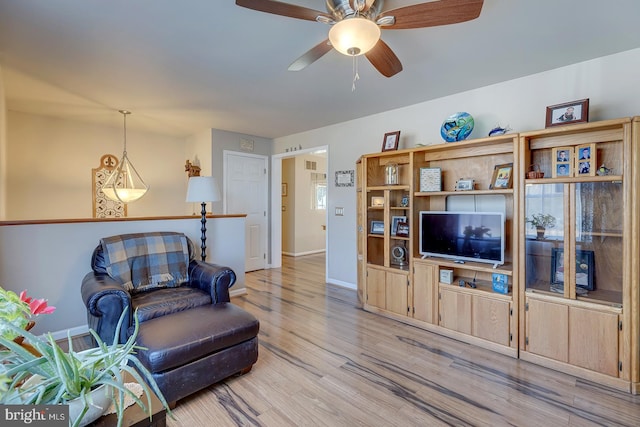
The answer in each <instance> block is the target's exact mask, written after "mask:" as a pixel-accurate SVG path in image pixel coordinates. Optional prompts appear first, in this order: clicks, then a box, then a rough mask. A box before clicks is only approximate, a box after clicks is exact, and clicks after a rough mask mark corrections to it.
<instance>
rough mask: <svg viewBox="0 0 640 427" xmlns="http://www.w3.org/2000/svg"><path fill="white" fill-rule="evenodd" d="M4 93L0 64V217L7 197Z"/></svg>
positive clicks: (5, 108) (3, 212)
mask: <svg viewBox="0 0 640 427" xmlns="http://www.w3.org/2000/svg"><path fill="white" fill-rule="evenodd" d="M6 102H7V101H6V99H5V93H4V79H3V77H2V66H0V218H4V217H5V216H6V214H7V213H6V208H7V206H6V199H7V181H6V176H7V106H6Z"/></svg>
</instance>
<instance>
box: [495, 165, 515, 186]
mask: <svg viewBox="0 0 640 427" xmlns="http://www.w3.org/2000/svg"><path fill="white" fill-rule="evenodd" d="M512 185H513V163H505V164H503V165H496V166H495V167H494V168H493V177H492V178H491V184H489V188H490V189H492V190H502V189H507V188H511V186H512Z"/></svg>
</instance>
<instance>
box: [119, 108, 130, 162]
mask: <svg viewBox="0 0 640 427" xmlns="http://www.w3.org/2000/svg"><path fill="white" fill-rule="evenodd" d="M120 113H122V115H123V116H124V151H123V152H122V157H123V158H124V157H126V156H127V115H128V114H131V113H130V112H129V111H127V110H120Z"/></svg>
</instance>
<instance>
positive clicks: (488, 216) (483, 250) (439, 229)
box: [420, 211, 505, 266]
mask: <svg viewBox="0 0 640 427" xmlns="http://www.w3.org/2000/svg"><path fill="white" fill-rule="evenodd" d="M504 245H505V239H504V214H502V213H501V212H450V211H421V212H420V255H422V257H423V258H426V257H429V256H434V257H442V258H449V259H453V260H455V261H459V262H464V261H476V262H485V263H489V264H494V266H498V265H501V264H504Z"/></svg>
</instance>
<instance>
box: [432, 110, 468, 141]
mask: <svg viewBox="0 0 640 427" xmlns="http://www.w3.org/2000/svg"><path fill="white" fill-rule="evenodd" d="M473 124H474V123H473V116H472V115H471V114H469V113H464V112H460V113H455V114H452V115H450V116H449V117H447V118H446V119H445V121H444V122H442V127H441V128H440V135H442V139H444V140H445V141H447V142H456V141H462V140H464V139H466V138H467V137H468V136H469V135H470V134H471V131H472V130H473Z"/></svg>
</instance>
